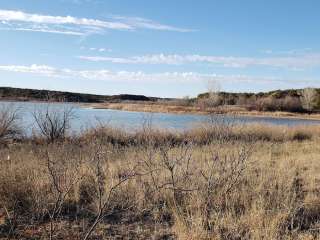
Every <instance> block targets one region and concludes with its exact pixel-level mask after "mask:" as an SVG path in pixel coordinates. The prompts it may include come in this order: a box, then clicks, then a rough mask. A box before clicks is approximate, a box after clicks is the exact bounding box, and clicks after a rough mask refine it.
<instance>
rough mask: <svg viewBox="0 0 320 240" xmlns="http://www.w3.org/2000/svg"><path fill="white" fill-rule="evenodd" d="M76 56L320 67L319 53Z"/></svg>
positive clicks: (131, 61)
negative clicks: (288, 54)
mask: <svg viewBox="0 0 320 240" xmlns="http://www.w3.org/2000/svg"><path fill="white" fill-rule="evenodd" d="M78 58H80V59H83V60H88V61H94V62H111V63H121V64H167V65H181V64H190V63H209V64H215V65H221V66H224V67H230V68H244V67H250V66H265V67H275V68H288V69H295V70H297V69H305V68H314V67H320V54H317V53H314V54H305V55H299V56H279V57H264V58H257V57H256V58H255V57H233V56H229V57H225V56H204V55H177V54H174V55H165V54H155V55H144V56H133V57H125V58H122V57H101V56H79V57H78Z"/></svg>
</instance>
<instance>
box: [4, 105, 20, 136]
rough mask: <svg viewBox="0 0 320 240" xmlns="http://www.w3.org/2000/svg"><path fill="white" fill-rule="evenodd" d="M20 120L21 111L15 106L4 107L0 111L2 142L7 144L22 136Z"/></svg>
mask: <svg viewBox="0 0 320 240" xmlns="http://www.w3.org/2000/svg"><path fill="white" fill-rule="evenodd" d="M19 120H20V115H19V109H18V108H15V107H14V106H13V105H8V106H2V107H1V109H0V141H1V142H5V141H7V140H9V139H12V138H15V137H18V136H19V135H21V133H22V130H21V128H20V127H19V124H18V121H19Z"/></svg>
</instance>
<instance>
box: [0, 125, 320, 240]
mask: <svg viewBox="0 0 320 240" xmlns="http://www.w3.org/2000/svg"><path fill="white" fill-rule="evenodd" d="M319 136H320V130H319V128H318V127H316V126H313V127H312V126H310V127H302V126H301V127H294V128H286V127H275V126H262V125H242V126H240V125H233V124H229V125H224V126H222V125H220V124H217V123H215V124H210V125H206V126H202V127H198V128H195V129H193V130H190V131H187V132H166V131H161V130H155V129H152V128H150V127H148V126H146V127H145V128H143V129H142V130H141V131H137V132H134V133H128V132H123V131H120V130H117V129H113V128H109V127H101V128H99V129H95V130H90V131H88V132H86V133H83V134H82V135H81V136H79V137H78V138H65V139H64V140H61V139H59V141H50V142H48V141H45V140H43V141H41V139H40V140H39V139H36V140H35V139H27V140H26V141H22V142H15V143H13V144H8V145H7V146H6V147H3V148H1V149H0V239H1V238H3V239H8V238H9V239H10V238H11V239H225V240H227V239H317V238H318V237H319V236H320V230H319V227H320V198H319V197H320V187H319V182H320V177H319V174H318V173H319V170H320V163H319V159H320V139H319Z"/></svg>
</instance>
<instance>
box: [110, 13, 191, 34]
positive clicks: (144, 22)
mask: <svg viewBox="0 0 320 240" xmlns="http://www.w3.org/2000/svg"><path fill="white" fill-rule="evenodd" d="M113 19H115V20H118V21H120V22H123V23H126V24H128V25H129V26H132V27H133V28H144V29H152V30H160V31H174V32H194V31H196V30H194V29H187V28H178V27H173V26H169V25H165V24H160V23H157V22H154V21H152V20H150V19H146V18H140V17H125V16H114V17H113Z"/></svg>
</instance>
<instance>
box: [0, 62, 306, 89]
mask: <svg viewBox="0 0 320 240" xmlns="http://www.w3.org/2000/svg"><path fill="white" fill-rule="evenodd" d="M0 71H7V72H18V73H29V74H36V75H41V76H47V77H53V78H71V79H85V80H100V81H109V82H141V83H143V82H148V83H150V82H162V83H163V82H168V83H170V82H180V83H187V82H189V83H199V84H202V83H204V82H208V81H209V80H212V79H214V80H217V81H221V82H231V83H240V82H244V83H258V82H259V83H267V84H269V83H288V82H290V81H287V80H285V79H281V78H274V77H253V76H247V75H219V74H214V73H213V74H202V73H197V72H162V73H145V72H141V71H137V72H129V71H117V72H116V71H110V70H108V69H101V70H72V69H66V68H63V69H58V68H54V67H51V66H47V65H36V64H33V65H31V66H20V65H2V66H0ZM291 82H292V80H291ZM293 82H294V81H293ZM299 82H300V83H301V81H299Z"/></svg>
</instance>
